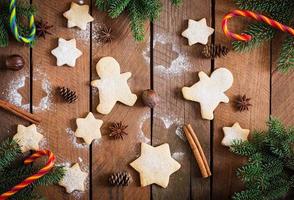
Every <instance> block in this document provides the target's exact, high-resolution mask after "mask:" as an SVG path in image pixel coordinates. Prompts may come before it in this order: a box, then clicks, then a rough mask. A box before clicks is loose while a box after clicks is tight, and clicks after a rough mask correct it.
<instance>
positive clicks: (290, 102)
mask: <svg viewBox="0 0 294 200" xmlns="http://www.w3.org/2000/svg"><path fill="white" fill-rule="evenodd" d="M285 36H286V35H285V34H283V33H279V34H278V35H277V37H276V38H275V39H274V40H273V42H272V55H271V56H272V79H271V87H272V90H271V99H272V103H271V115H272V116H274V117H277V118H278V119H280V120H281V121H282V122H283V123H284V124H285V125H288V126H291V125H292V126H293V124H294V118H293V116H294V95H291V94H293V93H294V85H293V84H291V82H293V80H294V73H293V70H292V71H289V72H288V73H287V74H285V73H281V72H279V71H276V70H275V69H276V67H277V61H278V58H279V56H280V52H281V46H282V43H283V41H284V39H285Z"/></svg>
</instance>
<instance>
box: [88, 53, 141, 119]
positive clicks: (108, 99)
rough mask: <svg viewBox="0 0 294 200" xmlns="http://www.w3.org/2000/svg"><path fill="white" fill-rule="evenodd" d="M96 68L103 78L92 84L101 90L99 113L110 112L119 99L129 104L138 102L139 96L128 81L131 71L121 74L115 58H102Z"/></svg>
mask: <svg viewBox="0 0 294 200" xmlns="http://www.w3.org/2000/svg"><path fill="white" fill-rule="evenodd" d="M96 70H97V73H98V75H99V77H100V78H101V79H98V80H94V81H92V82H91V85H92V86H93V87H97V88H98V90H99V100H100V103H99V105H98V107H97V111H98V112H99V113H101V114H108V113H110V112H111V110H112V108H113V107H114V106H115V104H116V102H118V101H119V102H121V103H123V104H125V105H128V106H133V105H134V104H135V103H136V100H137V96H136V95H135V94H133V93H132V92H131V90H130V87H129V86H128V83H127V81H128V79H129V78H130V77H131V75H132V74H131V73H130V72H125V73H123V74H121V73H120V66H119V63H118V62H117V61H116V60H115V59H114V58H112V57H104V58H101V59H100V60H99V62H98V63H97V65H96Z"/></svg>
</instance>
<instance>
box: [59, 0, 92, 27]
mask: <svg viewBox="0 0 294 200" xmlns="http://www.w3.org/2000/svg"><path fill="white" fill-rule="evenodd" d="M63 16H64V17H65V18H66V19H67V20H68V21H67V27H68V28H72V27H75V26H77V27H79V28H80V29H82V30H86V29H87V23H89V22H92V21H93V20H94V18H93V17H92V16H91V15H89V6H88V5H78V4H76V3H74V2H72V3H71V6H70V9H69V10H68V11H66V12H65V13H63Z"/></svg>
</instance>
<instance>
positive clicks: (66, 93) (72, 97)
mask: <svg viewBox="0 0 294 200" xmlns="http://www.w3.org/2000/svg"><path fill="white" fill-rule="evenodd" d="M58 92H59V95H60V96H61V97H62V98H63V99H64V100H65V101H66V102H67V103H73V102H75V101H77V100H78V96H77V95H76V92H75V91H73V90H71V89H69V88H66V87H58Z"/></svg>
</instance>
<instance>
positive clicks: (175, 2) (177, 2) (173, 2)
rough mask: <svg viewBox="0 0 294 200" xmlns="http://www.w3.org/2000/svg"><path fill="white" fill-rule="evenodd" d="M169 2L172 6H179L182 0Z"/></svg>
mask: <svg viewBox="0 0 294 200" xmlns="http://www.w3.org/2000/svg"><path fill="white" fill-rule="evenodd" d="M171 2H172V4H174V5H180V4H181V3H182V0H171Z"/></svg>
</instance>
